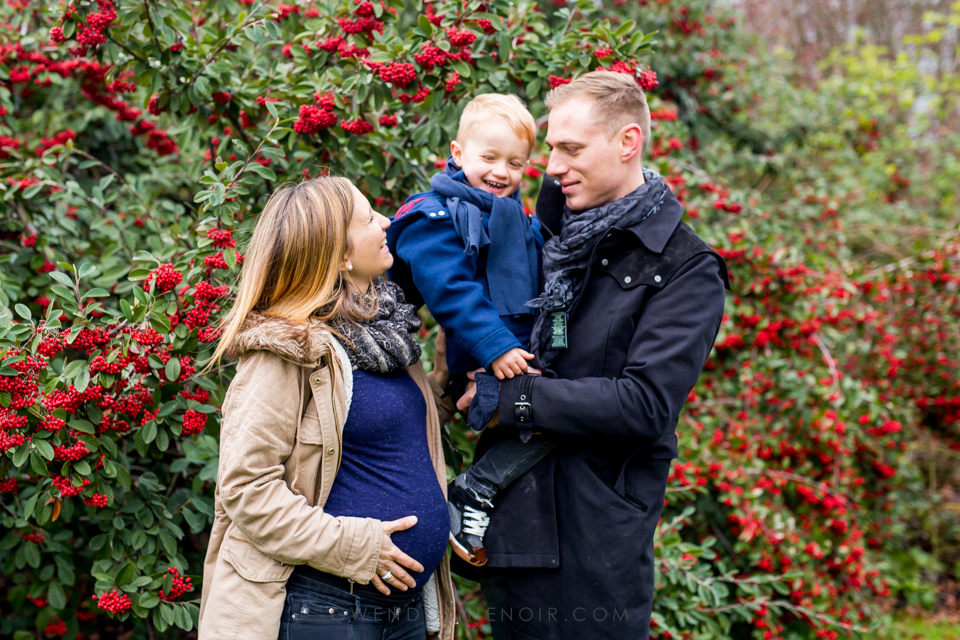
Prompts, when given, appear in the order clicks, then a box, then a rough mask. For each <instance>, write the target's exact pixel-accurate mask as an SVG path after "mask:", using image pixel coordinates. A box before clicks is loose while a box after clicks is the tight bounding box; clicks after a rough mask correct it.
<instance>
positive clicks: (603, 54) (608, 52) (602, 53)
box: [593, 47, 613, 60]
mask: <svg viewBox="0 0 960 640" xmlns="http://www.w3.org/2000/svg"><path fill="white" fill-rule="evenodd" d="M593 55H595V56H597V60H602V59H603V58H609V57H610V56H612V55H613V49H610V48H609V47H603V48H601V49H594V51H593Z"/></svg>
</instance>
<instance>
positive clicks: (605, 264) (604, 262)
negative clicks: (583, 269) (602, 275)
mask: <svg viewBox="0 0 960 640" xmlns="http://www.w3.org/2000/svg"><path fill="white" fill-rule="evenodd" d="M600 264H602V265H603V266H607V265H608V264H610V261H609V260H607V259H606V258H604V259H603V260H601V261H600Z"/></svg>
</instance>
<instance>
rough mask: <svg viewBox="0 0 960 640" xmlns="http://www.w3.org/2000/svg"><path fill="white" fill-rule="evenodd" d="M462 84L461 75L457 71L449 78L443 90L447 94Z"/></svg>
mask: <svg viewBox="0 0 960 640" xmlns="http://www.w3.org/2000/svg"><path fill="white" fill-rule="evenodd" d="M458 84H460V74H459V73H458V72H456V71H454V72H453V73H451V74H450V75H449V76H447V83H446V85H444V87H443V90H444V91H446V92H447V93H450V92H451V91H453V90H454V89H456V88H457V85H458Z"/></svg>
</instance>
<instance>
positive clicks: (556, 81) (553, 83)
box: [550, 75, 573, 89]
mask: <svg viewBox="0 0 960 640" xmlns="http://www.w3.org/2000/svg"><path fill="white" fill-rule="evenodd" d="M571 82H573V78H561V77H559V76H553V75H551V76H550V87H551V88H552V89H556V88H557V87H559V86H560V85H564V84H570V83H571Z"/></svg>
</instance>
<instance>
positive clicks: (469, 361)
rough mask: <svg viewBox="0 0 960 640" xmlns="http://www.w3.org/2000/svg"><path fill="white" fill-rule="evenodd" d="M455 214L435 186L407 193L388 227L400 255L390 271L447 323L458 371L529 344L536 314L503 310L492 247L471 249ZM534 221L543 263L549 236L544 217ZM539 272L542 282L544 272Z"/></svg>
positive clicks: (450, 355) (412, 297)
mask: <svg viewBox="0 0 960 640" xmlns="http://www.w3.org/2000/svg"><path fill="white" fill-rule="evenodd" d="M486 213H487V212H484V214H485V215H484V218H483V224H484V228H486V225H487V218H486ZM450 214H451V212H450V211H448V210H447V205H446V202H445V200H444V198H443V197H442V196H441V195H440V194H438V193H437V192H435V191H426V192H422V193H415V194H413V195H412V196H410V197H409V198H407V200H406V203H405V204H404V205H403V206H402V207H400V210H399V211H398V212H397V215H396V216H394V218H393V221H392V224H391V225H390V228H389V229H387V243H388V244H389V246H390V251H391V252H392V253H393V255H394V263H393V267H391V268H390V270H389V271H387V276H388V277H389V278H390V280H391V281H393V282H396V283H397V284H399V285H400V287H401V288H402V289H403V293H404V295H405V296H406V298H407V301H408V302H411V303H413V304H415V305H417V306H418V307H419V306H420V305H422V304H426V305H427V309H429V310H430V313H432V314H433V317H434V318H436V320H437V322H438V323H440V326H441V327H443V328H444V331H446V333H447V364H448V366H449V368H450V373H451V375H453V376H457V375H463V374H465V373H466V372H468V371H473V370H475V369H478V368H480V367H484V368H486V369H487V370H489V369H490V364H491V363H492V362H493V361H494V360H496V359H497V358H498V357H500V356H501V355H503V354H504V353H506V352H507V351H510V350H511V349H513V348H515V347H520V348H522V349H529V348H530V332H531V330H532V329H533V321H534V315H533V313H532V312H531V313H530V314H517V315H508V316H501V315H500V314H499V312H498V311H497V309H496V307H495V306H494V304H493V302H491V299H490V287H489V285H488V284H487V275H486V267H487V250H486V248H484V249H481V250H480V254H479V255H478V256H468V255H465V254H464V244H463V241H462V240H461V239H460V236H459V235H458V234H457V230H456V228H455V227H454V223H453V218H452V217H451V215H450ZM532 224H533V225H534V229H533V231H534V238H535V240H536V244H537V262H538V263H539V262H540V252H541V250H542V249H543V237H542V236H541V234H540V231H539V223H538V222H533V223H532ZM517 266H518V268H525V267H524V266H523V265H517ZM538 271H539V269H538ZM533 277H534V282H538V280H537V278H538V277H539V274H533Z"/></svg>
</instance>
